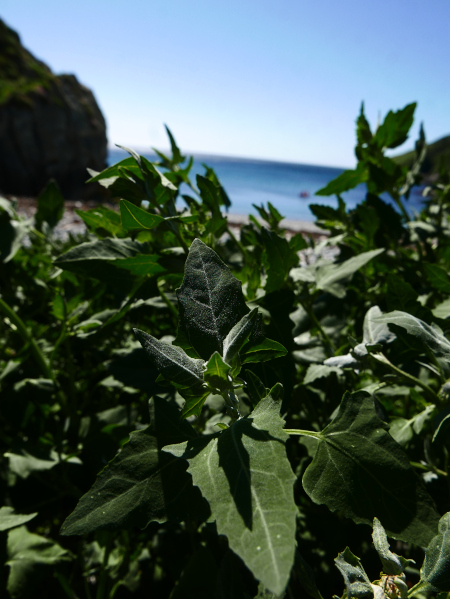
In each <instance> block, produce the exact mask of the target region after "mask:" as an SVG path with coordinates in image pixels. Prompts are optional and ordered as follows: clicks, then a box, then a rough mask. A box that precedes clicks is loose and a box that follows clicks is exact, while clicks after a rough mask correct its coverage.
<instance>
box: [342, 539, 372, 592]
mask: <svg viewBox="0 0 450 599" xmlns="http://www.w3.org/2000/svg"><path fill="white" fill-rule="evenodd" d="M334 562H335V564H336V566H337V567H338V568H339V571H340V573H341V574H342V576H343V578H344V580H345V586H346V588H347V597H348V598H349V599H352V597H355V598H356V599H372V597H373V590H372V585H371V584H370V580H369V578H368V576H367V574H366V572H365V570H364V568H363V567H362V564H361V560H360V559H359V557H356V555H354V554H353V553H352V552H351V551H350V549H349V548H348V547H346V548H345V550H344V551H343V552H342V553H339V555H338V556H337V558H336V559H335V560H334Z"/></svg>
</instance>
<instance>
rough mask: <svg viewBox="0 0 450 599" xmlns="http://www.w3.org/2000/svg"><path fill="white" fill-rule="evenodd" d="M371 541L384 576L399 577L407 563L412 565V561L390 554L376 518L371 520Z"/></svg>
mask: <svg viewBox="0 0 450 599" xmlns="http://www.w3.org/2000/svg"><path fill="white" fill-rule="evenodd" d="M372 539H373V544H374V546H375V549H376V551H377V553H378V557H379V558H380V560H381V563H382V564H383V572H384V574H391V575H392V574H393V575H399V574H401V573H402V572H403V571H404V570H405V568H406V566H407V565H408V564H409V563H414V562H413V560H409V559H406V558H404V557H402V556H401V555H397V554H396V553H392V551H391V550H390V548H389V543H388V539H387V535H386V531H385V530H384V528H383V525H382V524H381V522H380V521H379V520H378V518H374V519H373V531H372Z"/></svg>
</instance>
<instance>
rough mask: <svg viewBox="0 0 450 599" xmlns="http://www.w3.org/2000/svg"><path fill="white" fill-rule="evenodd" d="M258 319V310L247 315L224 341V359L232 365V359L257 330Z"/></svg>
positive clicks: (255, 309)
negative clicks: (255, 329)
mask: <svg viewBox="0 0 450 599" xmlns="http://www.w3.org/2000/svg"><path fill="white" fill-rule="evenodd" d="M257 318H258V308H253V310H252V311H251V312H249V313H248V314H245V316H243V317H242V318H241V320H240V321H239V322H238V323H236V324H235V325H234V327H233V328H232V329H231V331H230V332H229V333H228V335H227V336H226V337H225V339H224V341H223V359H224V360H225V362H227V364H231V361H232V359H233V358H234V357H235V356H236V354H238V353H239V352H240V351H241V349H242V346H243V345H245V343H246V342H247V341H248V338H249V337H250V335H251V333H252V331H253V330H254V328H255V325H256V323H257Z"/></svg>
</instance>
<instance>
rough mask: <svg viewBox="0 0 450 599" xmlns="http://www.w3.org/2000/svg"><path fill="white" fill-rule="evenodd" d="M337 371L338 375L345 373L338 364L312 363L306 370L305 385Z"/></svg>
mask: <svg viewBox="0 0 450 599" xmlns="http://www.w3.org/2000/svg"><path fill="white" fill-rule="evenodd" d="M333 372H334V373H335V374H336V375H337V376H339V375H342V374H343V372H344V371H343V370H342V368H339V367H337V366H326V365H325V364H311V365H310V366H309V368H308V370H307V371H306V374H305V378H304V379H303V384H304V385H310V384H311V383H313V382H314V381H317V379H322V378H327V377H329V376H330V374H332V373H333Z"/></svg>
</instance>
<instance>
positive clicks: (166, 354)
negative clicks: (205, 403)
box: [133, 329, 203, 390]
mask: <svg viewBox="0 0 450 599" xmlns="http://www.w3.org/2000/svg"><path fill="white" fill-rule="evenodd" d="M133 330H134V334H135V335H136V337H137V338H138V340H139V342H140V343H141V345H142V347H143V348H144V349H145V351H146V352H147V353H148V355H149V357H150V360H151V361H152V364H153V365H154V366H155V368H156V369H157V370H158V372H160V373H161V374H162V375H163V377H164V378H165V379H166V380H168V381H170V382H172V383H176V385H178V386H180V387H189V388H190V389H198V390H202V388H203V360H198V359H194V358H190V357H189V356H188V355H187V354H186V352H185V351H184V350H183V349H182V348H181V347H177V346H176V345H170V344H169V343H165V342H164V341H159V340H158V339H155V337H152V335H149V334H148V333H145V332H144V331H140V330H139V329H133Z"/></svg>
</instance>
